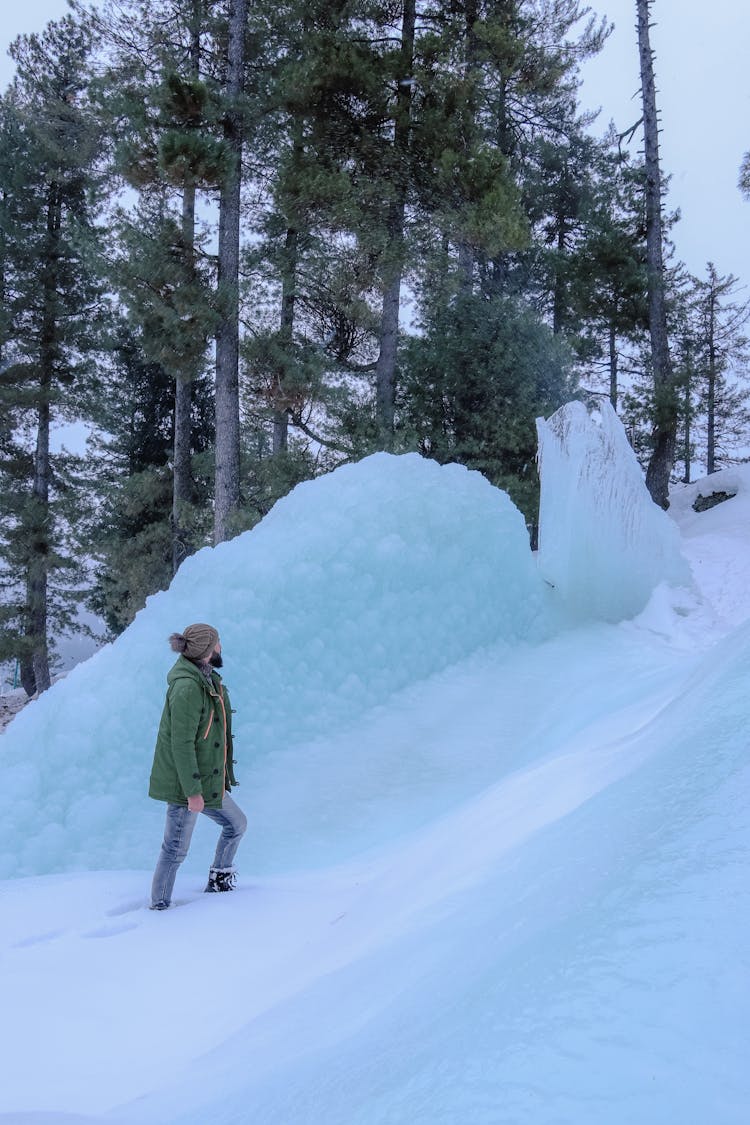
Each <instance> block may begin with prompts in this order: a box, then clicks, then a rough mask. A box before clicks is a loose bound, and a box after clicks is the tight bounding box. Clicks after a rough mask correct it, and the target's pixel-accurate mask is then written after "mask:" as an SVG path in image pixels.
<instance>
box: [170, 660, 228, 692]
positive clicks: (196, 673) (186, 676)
mask: <svg viewBox="0 0 750 1125" xmlns="http://www.w3.org/2000/svg"><path fill="white" fill-rule="evenodd" d="M211 676H212V678H213V677H214V676H215V677H216V679H217V680H218V681H219V684H221V676H220V675H219V673H218V672H216V671H214V670H213V669H212V670H211ZM177 680H194V681H195V682H196V683H199V684H202V685H203V686H204V687H205V688H208V686H209V684H208V681H207V680H206V677H205V676H204V675H203V673H202V672H201V670H200V669H199V668H197V667H196V665H195V664H193V662H192V660H188V659H187V657H185V656H179V657H178V658H177V660H176V661H175V662H174V664H173V665H172V667H171V668H170V669H169V671H168V672H167V684H168V686H169V687H172V685H173V684H174V683H176V682H177ZM214 686H217V685H214Z"/></svg>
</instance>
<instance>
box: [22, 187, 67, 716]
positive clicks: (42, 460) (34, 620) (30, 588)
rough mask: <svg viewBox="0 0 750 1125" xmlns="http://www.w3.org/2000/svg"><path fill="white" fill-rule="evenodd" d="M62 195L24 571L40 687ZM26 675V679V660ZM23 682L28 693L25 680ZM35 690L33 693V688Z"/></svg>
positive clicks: (47, 299) (53, 212) (49, 276)
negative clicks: (51, 400) (27, 551)
mask: <svg viewBox="0 0 750 1125" xmlns="http://www.w3.org/2000/svg"><path fill="white" fill-rule="evenodd" d="M61 220H62V200H61V196H60V185H59V184H58V183H56V182H52V183H51V184H50V185H49V188H48V191H47V241H46V247H45V262H44V266H43V269H42V301H43V313H42V333H41V340H40V347H39V401H38V406H37V432H36V450H35V453H34V480H33V484H32V488H31V500H30V504H29V532H30V536H29V563H28V571H27V575H26V644H27V652H28V654H29V659H30V661H31V670H32V672H33V679H34V685H33V690H34V691H36V692H42V691H46V690H47V688H48V687H49V686H50V673H49V643H48V638H47V597H48V583H49V566H50V552H51V534H50V532H51V512H50V506H49V487H50V448H49V435H50V415H51V405H50V399H51V395H52V382H53V372H54V362H55V341H56V335H57V321H56V309H55V306H56V296H57V261H58V256H59V242H60V225H61ZM23 672H24V677H25V678H26V681H28V673H29V668H28V663H25V667H24V670H23ZM24 687H25V688H26V690H27V692H28V686H27V682H25V683H24ZM29 694H33V693H29Z"/></svg>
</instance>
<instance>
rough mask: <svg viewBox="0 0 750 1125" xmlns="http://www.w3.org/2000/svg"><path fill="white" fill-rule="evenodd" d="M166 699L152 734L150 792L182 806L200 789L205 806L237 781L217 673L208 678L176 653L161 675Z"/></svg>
mask: <svg viewBox="0 0 750 1125" xmlns="http://www.w3.org/2000/svg"><path fill="white" fill-rule="evenodd" d="M167 685H168V686H167V698H166V700H165V703H164V710H163V712H162V716H161V722H160V724H159V733H158V735H157V738H156V749H155V751H154V764H153V767H152V769H151V781H150V784H149V788H148V793H149V796H150V797H153V798H154V799H155V800H157V801H169V802H170V803H172V804H175V805H186V804H187V799H188V797H195V796H197V795H198V793H202V794H203V800H204V801H205V803H206V807H207V808H209V809H219V808H221V801H222V797H223V796H224V793H225V792H229V790H230V789H231V788H232V786H233V785H236V784H237V780H236V778H235V776H234V770H233V768H232V766H233V764H234V763H233V759H232V750H233V746H232V709H231V707H230V705H229V694H228V692H227V689H226V688H225V687H224V685H223V684H222V682H221V676H220V675H219V674H218V672H212V673H211V683H210V684H209V682H208V680H207V679H206V677H205V676H204V675H203V673H202V672H201V671H200V669H199V668H197V667H196V665H195V664H193V663H192V661H190V660H187V659H186V658H185V657H184V656H180V657H179V658H178V660H177V661H176V663H175V664H174V665H173V667H172V668H171V669H170V671H169V674H168V675H167Z"/></svg>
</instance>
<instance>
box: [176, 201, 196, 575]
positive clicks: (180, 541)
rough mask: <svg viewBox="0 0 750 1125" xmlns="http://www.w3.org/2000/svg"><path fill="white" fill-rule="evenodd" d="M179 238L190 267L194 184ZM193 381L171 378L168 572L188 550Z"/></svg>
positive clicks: (184, 213) (193, 233)
mask: <svg viewBox="0 0 750 1125" xmlns="http://www.w3.org/2000/svg"><path fill="white" fill-rule="evenodd" d="M182 237H183V242H184V245H185V253H186V255H187V256H188V259H189V261H190V264H191V266H192V259H193V253H194V248H195V184H193V183H189V184H186V186H185V189H184V191H183V194H182ZM192 402H193V384H192V381H191V380H190V378H180V376H179V375H178V376H177V378H176V379H175V393H174V452H173V469H172V472H173V479H172V521H171V522H172V574H173V575H174V574H176V573H177V571H178V570H179V567H180V563H181V562H182V561H183V559H185V558H186V556H187V554H188V552H189V543H188V531H187V528H186V527H185V513H186V511H187V508H188V506H189V505H190V504H191V502H192V499H193V474H192V470H191V464H190V455H191V452H192V448H191V431H192Z"/></svg>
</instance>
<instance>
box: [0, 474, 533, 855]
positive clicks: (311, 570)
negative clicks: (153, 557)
mask: <svg viewBox="0 0 750 1125" xmlns="http://www.w3.org/2000/svg"><path fill="white" fill-rule="evenodd" d="M545 594H546V590H545V587H544V584H543V582H542V581H541V579H540V578H539V576H538V574H537V572H536V569H535V565H534V561H533V558H532V555H531V552H530V550H529V546H528V536H527V532H526V528H525V526H524V522H523V519H522V517H521V515H520V513H519V512H518V511H517V509H516V508H515V507H514V506H513V504H512V503H511V501H510V500H509V498H508V497H507V496H506V495H505V494H504V493H502V492H500V491H498V490H497V489H495V488H493V487H492V486H491V485H489V484H488V483H487V481H485V480H484V478H483V477H482V476H480V474H478V473H475V472H469V471H467V470H466V469H464V468H461V467H459V466H457V465H449V466H445V467H441V466H439V465H438V464H436V463H435V462H432V461H427V460H425V459H423V458H421V457H418V456H417V455H408V456H403V457H394V456H389V455H387V454H377V455H375V456H372V457H369V458H367V459H365V460H364V461H361V462H360V463H359V464H356V465H350V466H346V467H343V468H340V469H338V470H337V471H336V472H334V473H332V474H330V475H329V476H326V477H322V478H320V479H318V480H316V481H311V482H308V483H305V484H302V485H300V486H299V487H298V488H296V489H295V490H294V491H293V492H292V493H291V494H290V495H289V496H288V497H286V498H285V499H284V500H281V501H280V502H279V503H278V504H277V505H276V506H275V507H274V508H273V510H272V511H271V512H270V514H269V515H268V516H267V517H266V519H264V520H263V522H262V523H261V524H260V525H259V526H258V527H256V528H255V529H254V530H253V531H251V532H248V533H246V534H244V535H241V536H239V537H238V538H237V539H234V540H232V541H231V542H229V543H224V544H222V545H221V546H219V547H217V548H215V549H212V548H206V549H205V550H203V551H201V552H199V553H198V554H197V555H195V556H193V557H192V558H190V559H188V560H187V561H186V562H185V563H184V564H183V566H182V567H181V569H180V571H179V573H178V574H177V576H176V578H175V580H174V582H173V583H172V585H171V587H170V589H169V590H168V591H166V592H164V593H161V594H158V595H156V596H155V597H152V598H150V599H149V601H148V603H147V605H146V608H145V609H144V610H143V611H142V612H141V613H140V614H139V615H138V617H137V618H136V620H135V621H134V622H133V624H132V625H131V626H130V627H129V628H128V629H127V630H126V631H125V633H123V635H122V636H121V637H119V638H118V640H117V641H116V642H115V643H114V644H113V645H110V646H108V647H107V648H105V649H103V650H101V651H100V652H99V653H97V654H96V655H95V656H94V657H92V658H91V659H90V660H88V661H86V662H85V663H84V664H81V665H79V666H78V667H77V668H75V669H74V670H73V671H72V672H71V673H70V674H69V675H68V676H67V677H66V679H64V680H62V681H60V682H59V683H58V684H56V685H55V686H54V687H53V688H52V689H51V690H50V691H49V692H47V693H45V695H44V696H42V698H41V699H40V700H39V701H38V702H36V703H34V704H33V705H31V706H29V707H27V708H26V710H25V711H24V712H23V713H22V714H21V715H20V716H19V717H18V718H17V719H16V720H15V721H14V723H13V724H12V726H11V727H10V728H9V729H8V731H7V732H6V734H5V735H4V736H3V740H2V743H0V754H2V760H3V789H4V793H5V797H6V801H5V810H6V811H5V814H4V815H3V817H2V818H0V877H3V876H12V875H14V874H18V875H23V874H32V873H43V872H48V871H56V870H66V869H70V868H74V867H89V868H90V867H94V868H96V867H102V868H112V867H123V866H149V865H150V863H151V862H152V861H153V853H154V849H155V847H156V845H157V840H156V838H155V836H156V832H157V831H158V830H157V829H155V828H154V815H155V810H157V811H158V806H156V805H155V804H154V803H153V802H150V801H148V800H147V799H146V798H145V792H146V788H147V784H148V775H149V771H150V766H151V756H152V752H153V745H154V739H155V733H156V728H157V725H158V721H159V716H160V713H161V708H162V704H163V699H164V690H165V676H166V673H167V671H168V669H169V668H170V666H171V664H172V661H173V660H174V655H173V654H172V653H171V652H170V651H169V647H168V645H167V637H168V635H169V633H171V632H173V631H174V630H176V629H177V630H179V629H182V628H184V627H185V626H186V625H187V624H189V623H190V622H191V621H209V622H212V623H213V624H215V625H216V627H217V628H218V629H219V630H220V633H221V639H222V646H223V652H224V659H225V682H226V684H227V686H228V688H229V690H230V692H231V696H232V703H233V706H234V707H235V709H236V716H235V722H236V732H237V740H236V741H237V757H238V759H239V765H238V774H239V776H240V777H241V779H242V780H244V781H245V782H247V781H248V773H249V764H250V763H253V762H257V761H258V759H259V758H262V757H263V756H264V755H268V754H272V753H279V752H281V751H283V750H285V749H288V748H289V747H290V746H293V745H297V744H300V743H302V742H304V740H306V739H307V740H309V739H312V738H313V737H315V736H316V735H319V736H332V735H333V734H334V733H335V732H336V731H340V730H341V729H342V728H343V727H344V726H345V725H346V724H347V723H349V722H352V721H354V720H355V719H356V718H357V716H358V715H360V714H362V713H363V712H364V711H366V710H367V709H368V708H372V707H374V706H376V705H378V704H383V703H385V702H386V701H387V700H389V699H390V698H391V697H392V696H393V693H395V692H397V691H399V689H401V688H405V687H407V686H408V685H410V684H413V683H415V682H416V681H419V680H423V679H425V678H426V677H429V676H430V675H432V674H434V673H436V672H438V671H440V670H441V669H443V668H445V667H447V666H448V665H450V664H451V663H453V662H455V661H458V660H460V659H461V658H463V657H465V656H467V655H468V654H470V653H472V652H474V651H476V650H477V649H479V648H481V647H482V646H486V645H489V644H494V643H497V642H500V641H503V640H504V641H508V642H511V643H512V642H515V641H518V640H519V639H520V638H526V637H530V636H532V635H533V634H534V630H535V629H536V628H537V627H538V625H539V622H540V620H543V618H544V614H543V613H542V612H541V611H542V607H543V604H544V601H545ZM357 752H358V747H357V745H356V742H354V743H353V744H352V745H351V746H350V747H348V748H347V754H348V755H350V756H356V754H357ZM332 768H333V772H332V774H331V776H330V778H329V779H328V782H327V783H328V784H330V785H331V786H335V785H336V769H335V763H334V765H333V767H332ZM304 770H305V762H304V755H301V756H300V757H299V758H298V759H295V760H294V761H288V762H286V764H285V766H284V768H283V769H279V770H278V771H277V775H278V784H279V785H280V786H283V785H284V784H289V779H290V777H291V776H294V777H295V778H299V777H300V776H301V777H304ZM285 778H286V779H287V780H286V781H285ZM316 784H317V785H319V786H323V787H325V784H326V779H320V778H316ZM241 792H244V790H241ZM293 830H294V826H293V825H290V826H289V831H293Z"/></svg>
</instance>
